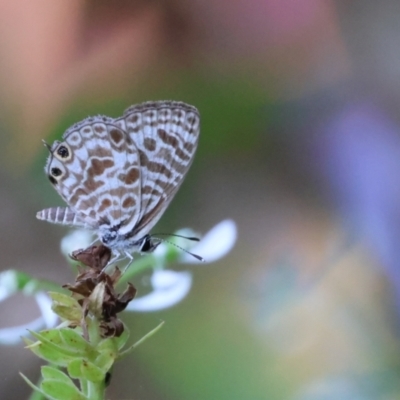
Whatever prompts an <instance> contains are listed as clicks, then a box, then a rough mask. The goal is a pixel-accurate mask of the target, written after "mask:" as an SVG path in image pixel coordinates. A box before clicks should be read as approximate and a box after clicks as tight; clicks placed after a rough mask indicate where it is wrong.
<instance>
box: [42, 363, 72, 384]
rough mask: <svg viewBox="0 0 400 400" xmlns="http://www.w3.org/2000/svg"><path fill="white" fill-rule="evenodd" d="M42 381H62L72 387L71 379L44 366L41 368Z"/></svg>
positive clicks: (52, 368) (55, 369)
mask: <svg viewBox="0 0 400 400" xmlns="http://www.w3.org/2000/svg"><path fill="white" fill-rule="evenodd" d="M41 371H42V376H43V380H46V379H50V380H57V381H63V382H64V383H68V384H70V385H73V384H74V383H73V382H72V380H71V378H70V377H69V376H68V375H67V374H65V373H64V372H62V371H60V370H59V369H57V368H54V367H51V366H49V365H44V366H43V367H42V368H41Z"/></svg>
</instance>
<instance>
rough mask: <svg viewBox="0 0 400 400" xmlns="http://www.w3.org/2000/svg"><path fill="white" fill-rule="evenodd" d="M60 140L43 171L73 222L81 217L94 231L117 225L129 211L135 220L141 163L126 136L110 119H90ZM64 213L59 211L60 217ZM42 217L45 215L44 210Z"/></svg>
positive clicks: (137, 211)
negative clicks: (103, 226)
mask: <svg viewBox="0 0 400 400" xmlns="http://www.w3.org/2000/svg"><path fill="white" fill-rule="evenodd" d="M63 139H64V141H62V142H55V143H54V144H53V146H52V148H51V154H50V157H49V159H48V161H47V165H46V167H45V170H46V173H47V175H48V177H49V179H50V181H51V182H52V183H53V184H54V187H55V188H56V190H57V191H58V193H59V194H60V195H61V197H62V198H63V199H64V200H65V201H66V203H67V204H68V205H69V208H70V210H72V212H73V213H74V214H75V217H74V218H75V221H74V220H73V219H72V221H71V222H72V225H75V224H74V222H77V221H83V224H84V225H86V226H88V227H91V228H93V229H97V228H99V227H100V226H101V225H103V224H106V225H118V224H121V223H123V220H124V219H126V216H127V215H130V216H134V217H136V218H137V217H138V215H139V210H140V189H141V186H140V165H139V156H138V151H137V148H136V146H135V144H134V143H133V142H132V140H131V139H130V138H129V136H128V135H127V134H126V133H125V132H123V131H122V130H121V129H119V128H118V127H117V126H116V125H115V124H113V120H112V119H110V118H107V117H94V118H88V119H86V120H84V121H82V122H81V123H79V124H76V125H74V126H72V127H71V128H70V129H68V130H67V131H66V132H65V134H64V136H63ZM56 209H57V208H56ZM48 214H49V215H47V216H48V217H51V215H50V213H49V212H48ZM62 214H63V213H62V212H59V214H58V216H59V218H60V216H61V215H62ZM64 215H68V212H65V213H64ZM40 217H46V215H45V210H44V211H42V214H41V215H40V216H39V218H40ZM54 218H55V220H53V221H51V222H57V223H60V220H59V219H58V220H57V218H56V215H54ZM41 219H46V220H49V219H48V218H41ZM68 222H69V220H68ZM78 224H79V223H78Z"/></svg>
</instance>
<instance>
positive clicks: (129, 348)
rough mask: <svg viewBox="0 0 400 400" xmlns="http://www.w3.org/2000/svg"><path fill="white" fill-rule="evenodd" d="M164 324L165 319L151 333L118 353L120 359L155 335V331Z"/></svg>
mask: <svg viewBox="0 0 400 400" xmlns="http://www.w3.org/2000/svg"><path fill="white" fill-rule="evenodd" d="M163 325H164V321H162V322H161V323H160V324H159V325H158V326H156V327H155V328H154V329H153V330H151V331H150V332H149V333H147V334H146V335H144V336H143V337H142V338H141V339H140V340H138V341H137V342H136V343H134V344H133V345H132V346H130V347H128V348H127V349H126V350H125V351H123V352H121V353H120V354H119V355H118V359H120V358H122V357H125V356H126V355H128V354H129V353H131V352H132V351H133V350H135V349H136V347H138V346H140V345H141V344H142V343H143V342H144V341H145V340H147V339H148V338H150V337H151V336H153V335H154V334H155V333H157V332H158V330H160V329H161V327H162V326H163Z"/></svg>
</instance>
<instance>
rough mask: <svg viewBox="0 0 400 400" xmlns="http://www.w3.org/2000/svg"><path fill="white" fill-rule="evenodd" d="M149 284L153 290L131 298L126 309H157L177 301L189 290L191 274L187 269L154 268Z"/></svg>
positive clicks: (144, 310)
mask: <svg viewBox="0 0 400 400" xmlns="http://www.w3.org/2000/svg"><path fill="white" fill-rule="evenodd" d="M151 284H152V286H153V288H154V290H153V291H152V292H151V293H149V294H147V295H145V296H143V297H139V298H137V299H134V300H132V301H131V302H130V303H129V304H128V307H127V308H126V309H127V310H129V311H140V312H148V311H158V310H162V309H164V308H168V307H171V306H173V305H175V304H177V303H179V302H180V301H181V300H182V299H183V298H184V297H186V295H187V294H188V293H189V291H190V288H191V286H192V275H191V273H190V272H187V271H182V272H175V271H171V270H156V271H154V273H153V275H152V277H151Z"/></svg>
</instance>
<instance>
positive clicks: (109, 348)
mask: <svg viewBox="0 0 400 400" xmlns="http://www.w3.org/2000/svg"><path fill="white" fill-rule="evenodd" d="M115 339H116V338H107V339H104V340H102V341H101V342H100V343H99V344H98V345H97V347H96V349H97V351H98V352H99V353H103V352H109V353H112V354H114V355H116V354H117V353H118V342H117V341H116V340H115Z"/></svg>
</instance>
